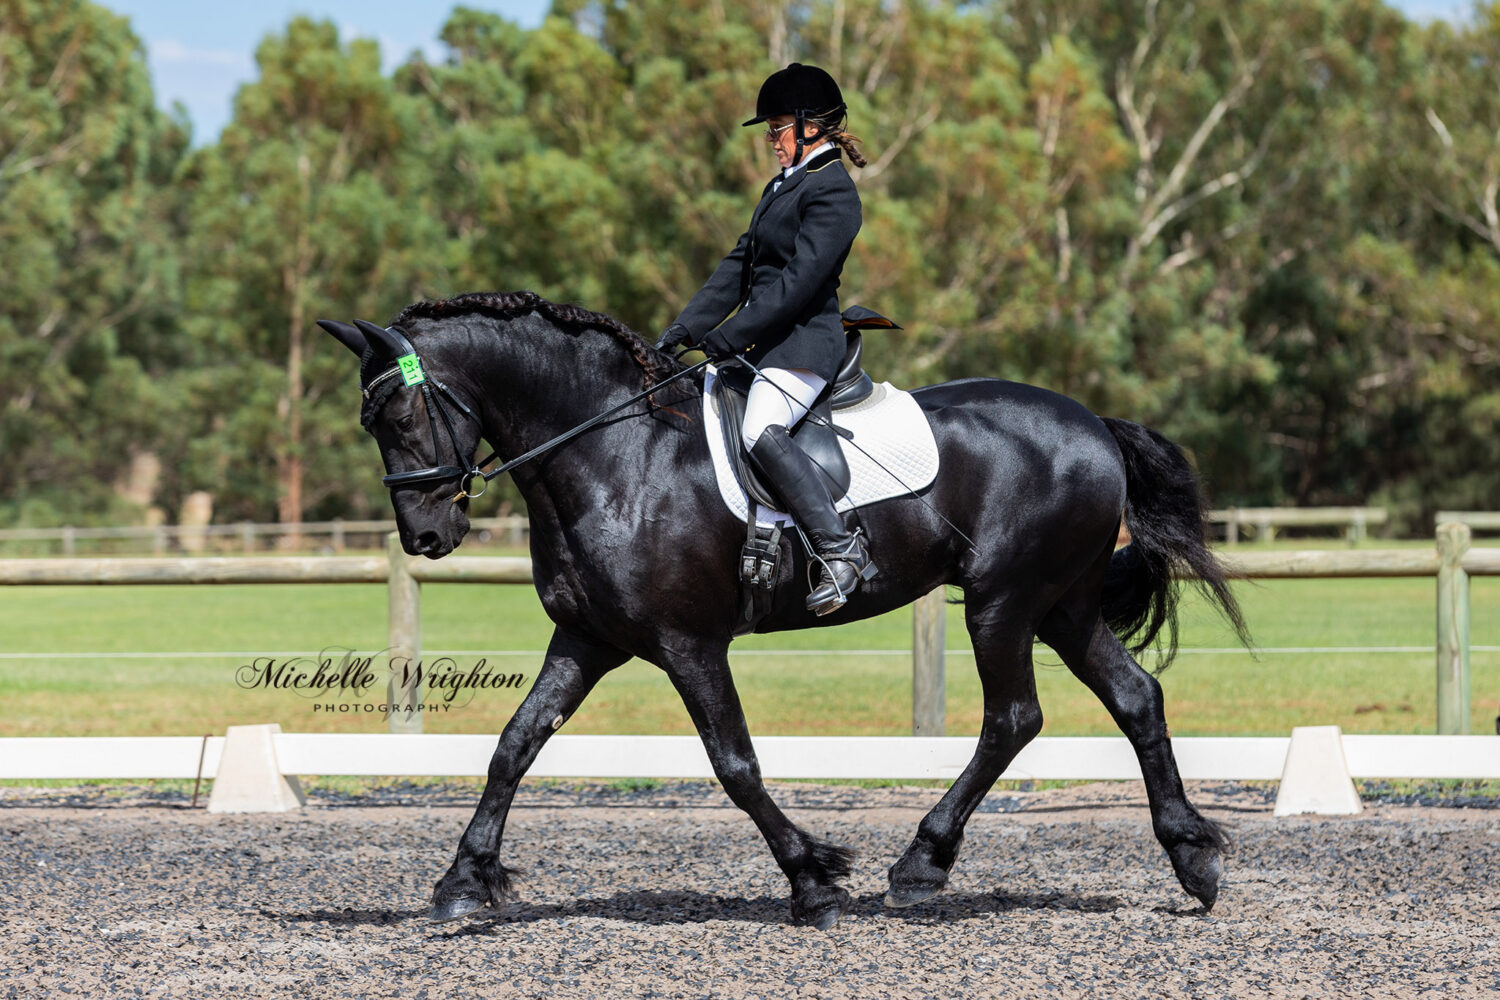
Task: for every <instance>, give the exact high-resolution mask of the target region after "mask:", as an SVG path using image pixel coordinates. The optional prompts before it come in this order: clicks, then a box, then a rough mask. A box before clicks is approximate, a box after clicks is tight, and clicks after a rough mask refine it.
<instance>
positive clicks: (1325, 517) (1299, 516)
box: [1208, 507, 1390, 545]
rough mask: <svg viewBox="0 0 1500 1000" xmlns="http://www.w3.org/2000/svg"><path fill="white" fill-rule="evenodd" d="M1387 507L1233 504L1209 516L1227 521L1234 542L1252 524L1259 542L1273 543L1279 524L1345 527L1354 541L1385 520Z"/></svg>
mask: <svg viewBox="0 0 1500 1000" xmlns="http://www.w3.org/2000/svg"><path fill="white" fill-rule="evenodd" d="M1389 519H1390V515H1389V514H1388V513H1387V512H1386V510H1385V509H1384V508H1383V507H1231V508H1229V509H1228V510H1215V511H1210V512H1209V514H1208V520H1209V521H1210V522H1212V523H1214V524H1222V525H1224V532H1225V541H1226V542H1227V543H1228V544H1230V545H1234V544H1237V543H1238V542H1239V540H1240V533H1241V532H1243V531H1244V530H1245V529H1246V528H1249V529H1250V530H1251V532H1252V533H1253V534H1254V535H1255V540H1256V541H1258V542H1264V543H1270V542H1272V541H1274V540H1275V538H1276V529H1277V528H1305V527H1342V528H1343V529H1344V535H1345V537H1346V538H1348V539H1349V543H1350V544H1351V545H1353V544H1355V543H1357V542H1360V541H1362V540H1364V538H1365V536H1366V535H1367V534H1368V533H1369V531H1368V529H1369V527H1370V525H1373V524H1385V523H1386V521H1388V520H1389Z"/></svg>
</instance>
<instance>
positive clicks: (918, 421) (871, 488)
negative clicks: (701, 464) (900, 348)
mask: <svg viewBox="0 0 1500 1000" xmlns="http://www.w3.org/2000/svg"><path fill="white" fill-rule="evenodd" d="M707 372H708V376H707V377H706V378H705V379H704V380H703V415H704V420H703V430H704V433H705V434H707V435H708V450H709V453H710V454H712V455H713V457H714V475H715V476H717V477H718V480H719V495H720V496H722V497H723V498H724V505H725V506H726V507H728V508H729V512H730V513H731V514H733V515H734V516H735V517H736V518H738V519H739V520H741V521H743V520H745V518H747V517H748V516H749V514H750V503H751V501H750V498H749V497H748V496H747V495H746V494H745V491H744V490H743V489H742V488H741V487H740V484H739V481H738V480H737V479H735V478H734V467H733V466H732V465H731V464H730V461H729V455H728V452H727V450H726V445H725V443H724V430H723V426H722V425H721V424H720V423H719V408H718V406H717V405H716V404H715V402H714V398H713V388H714V377H715V373H714V367H713V366H712V365H710V366H709V367H708V368H707ZM833 422H834V424H835V425H837V426H839V427H842V428H844V429H846V430H848V431H850V432H851V433H852V434H853V435H854V440H852V441H849V440H846V439H844V438H843V437H840V438H839V447H840V448H842V449H843V450H844V458H845V459H846V460H847V461H848V463H849V492H848V493H846V494H845V495H844V497H843V499H841V500H840V501H839V502H838V503H837V504H835V506H836V507H837V508H838V509H839V510H853V509H854V508H855V507H863V506H865V505H866V504H872V503H875V502H876V501H877V500H889V499H891V498H892V497H899V496H905V495H906V494H907V493H908V492H909V491H910V490H920V489H922V488H923V487H924V486H928V485H930V484H931V483H932V481H933V479H934V478H936V476H937V469H938V450H937V439H936V438H934V437H933V436H932V428H931V427H930V426H929V425H928V423H927V415H926V414H925V413H923V412H922V408H921V407H920V406H918V405H917V401H916V400H915V399H913V398H912V395H911V393H909V392H907V391H906V390H904V389H897V388H896V387H895V386H893V385H891V384H890V383H889V382H881V383H879V384H877V385H876V386H875V391H874V392H872V393H871V394H870V396H869V398H868V399H865V400H864V401H863V402H860V403H858V404H856V405H855V406H851V407H849V408H848V409H844V410H837V411H835V412H834V414H833ZM755 508H756V509H755V520H756V522H757V523H759V524H763V525H767V526H770V525H773V524H775V523H776V522H778V521H791V520H792V516H791V515H790V514H785V513H782V512H781V511H776V510H772V509H770V508H769V507H766V506H763V505H761V504H756V505H755Z"/></svg>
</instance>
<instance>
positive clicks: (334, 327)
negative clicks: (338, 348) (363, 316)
mask: <svg viewBox="0 0 1500 1000" xmlns="http://www.w3.org/2000/svg"><path fill="white" fill-rule="evenodd" d="M318 325H319V326H321V327H322V328H323V329H324V330H326V331H328V332H329V333H330V334H332V335H333V339H334V340H337V341H338V342H339V343H340V344H343V345H344V346H345V347H347V348H349V350H351V351H353V352H354V356H355V357H356V358H358V357H363V356H364V353H365V338H364V337H363V336H362V335H361V334H360V332H359V329H358V328H357V327H353V326H350V325H349V324H348V323H340V322H339V321H338V320H333V319H320V320H318Z"/></svg>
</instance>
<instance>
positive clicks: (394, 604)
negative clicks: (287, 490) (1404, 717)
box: [0, 524, 1500, 736]
mask: <svg viewBox="0 0 1500 1000" xmlns="http://www.w3.org/2000/svg"><path fill="white" fill-rule="evenodd" d="M1470 546H1471V532H1470V529H1469V527H1468V525H1465V524H1444V525H1441V526H1439V528H1438V532H1437V547H1436V551H1433V552H1422V551H1418V550H1403V549H1391V550H1369V551H1331V552H1330V551H1308V552H1228V553H1222V554H1221V555H1222V558H1223V560H1224V562H1225V563H1226V564H1227V565H1228V566H1229V568H1230V569H1231V570H1233V571H1234V572H1236V573H1238V574H1240V575H1242V576H1244V577H1247V578H1250V579H1292V578H1297V579H1308V578H1335V579H1337V578H1357V577H1431V578H1433V579H1434V580H1435V581H1436V585H1437V597H1438V600H1437V622H1436V642H1435V651H1436V660H1437V664H1436V666H1437V670H1436V675H1437V706H1438V707H1437V732H1438V733H1440V734H1461V733H1467V732H1468V728H1469V577H1470V576H1476V575H1478V576H1496V575H1500V548H1496V549H1475V548H1471V547H1470ZM437 582H445V583H505V584H522V583H531V582H532V580H531V560H529V559H525V558H518V557H503V556H450V557H448V558H446V559H441V560H436V561H433V560H428V559H423V558H413V557H411V556H408V555H406V554H405V553H404V552H403V551H402V550H401V546H400V543H399V541H398V540H397V538H396V536H395V534H391V535H390V536H389V537H388V539H387V550H386V555H385V557H384V558H381V557H378V556H322V557H290V556H288V557H245V558H196V559H64V560H59V559H8V560H0V586H4V585H10V586H26V585H60V584H75V585H76V584H97V585H116V584H243V583H385V584H386V586H387V590H388V594H389V601H388V619H387V629H388V632H387V644H388V646H389V647H390V655H391V656H392V657H409V659H408V660H405V661H404V662H415V661H416V660H417V659H419V658H420V655H421V649H422V635H421V584H423V583H437ZM943 603H944V592H943V589H942V588H939V589H938V590H935V591H933V592H932V593H931V594H928V595H927V596H925V597H923V598H921V599H920V600H919V601H918V602H917V604H916V608H915V612H914V616H913V638H912V652H913V659H912V695H913V704H912V732H913V734H914V735H917V736H941V735H942V734H943V731H944V718H943V700H944V690H945V685H944V636H943V621H944V608H943ZM396 677H397V672H395V671H393V672H392V681H391V684H392V688H391V690H390V691H389V692H388V695H389V703H390V704H393V705H406V706H412V707H413V710H412V711H406V712H403V711H393V712H391V713H390V728H391V731H392V732H393V733H415V732H420V731H421V728H422V723H421V714H420V712H418V711H415V710H414V709H415V706H418V705H420V703H421V691H420V690H418V689H416V688H415V687H411V686H408V687H398V686H396V685H397V680H396Z"/></svg>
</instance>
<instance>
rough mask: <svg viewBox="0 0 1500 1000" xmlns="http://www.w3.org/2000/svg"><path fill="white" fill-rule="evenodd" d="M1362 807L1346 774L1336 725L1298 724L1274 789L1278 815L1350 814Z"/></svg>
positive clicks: (1345, 761) (1346, 766) (1342, 750)
mask: <svg viewBox="0 0 1500 1000" xmlns="http://www.w3.org/2000/svg"><path fill="white" fill-rule="evenodd" d="M1363 808H1364V807H1363V806H1361V805H1360V802H1359V793H1358V792H1357V791H1355V790H1354V779H1353V778H1351V777H1349V762H1348V761H1347V760H1345V759H1344V735H1343V733H1342V732H1341V731H1340V730H1339V727H1338V726H1298V727H1296V728H1295V729H1293V730H1292V742H1291V744H1290V745H1289V746H1287V748H1286V763H1285V764H1284V765H1282V768H1281V787H1280V789H1278V790H1277V792H1276V810H1275V813H1274V815H1277V816H1296V815H1298V814H1299V813H1317V814H1318V815H1320V816H1352V815H1354V814H1355V813H1357V812H1359V811H1360V810H1361V809H1363Z"/></svg>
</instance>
